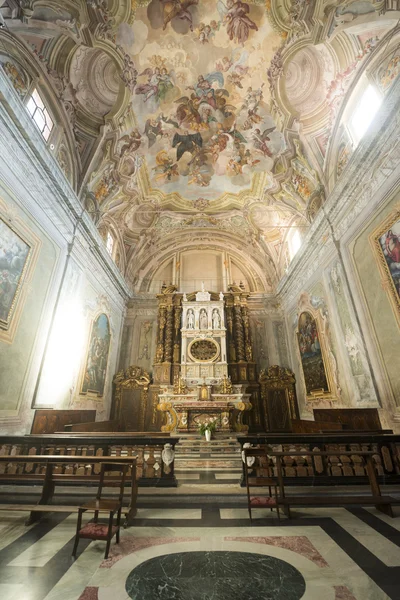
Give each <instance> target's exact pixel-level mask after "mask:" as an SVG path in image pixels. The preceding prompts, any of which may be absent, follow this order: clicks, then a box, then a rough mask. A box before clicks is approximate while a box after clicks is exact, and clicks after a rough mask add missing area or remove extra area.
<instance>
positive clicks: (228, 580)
mask: <svg viewBox="0 0 400 600" xmlns="http://www.w3.org/2000/svg"><path fill="white" fill-rule="evenodd" d="M125 587H126V591H127V593H128V594H129V596H130V598H132V600H300V598H301V597H302V596H303V594H304V592H305V589H306V584H305V581H304V579H303V576H302V575H301V573H300V572H299V571H298V570H297V569H295V568H294V567H293V566H292V565H290V564H289V563H287V562H285V561H283V560H280V559H278V558H274V557H272V556H265V555H262V554H253V553H250V552H222V551H216V552H207V551H203V552H178V553H176V554H169V555H164V556H158V557H155V558H151V559H149V560H147V561H145V562H143V563H142V564H140V565H139V566H138V567H136V568H135V569H133V570H132V571H131V572H130V574H129V576H128V578H127V580H126V584H125Z"/></svg>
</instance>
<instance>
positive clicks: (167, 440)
mask: <svg viewBox="0 0 400 600" xmlns="http://www.w3.org/2000/svg"><path fill="white" fill-rule="evenodd" d="M178 441H179V438H175V437H169V436H167V435H165V434H164V435H163V436H159V435H153V434H149V435H145V434H144V433H142V434H141V435H135V434H129V433H113V434H105V433H104V434H101V433H99V434H93V433H92V434H89V435H86V434H84V433H77V434H74V433H68V434H64V433H59V434H49V435H25V436H0V455H2V456H10V462H8V463H6V462H1V463H0V475H1V480H2V481H8V480H9V481H10V482H12V481H13V476H14V479H15V480H18V481H21V480H22V481H23V477H22V478H21V477H15V476H19V475H24V474H29V475H30V481H32V475H35V474H37V475H38V480H41V479H43V477H44V472H45V466H43V464H42V465H40V464H37V465H36V464H34V463H32V462H30V463H20V462H19V463H16V462H14V463H13V462H12V457H13V456H16V455H19V454H22V455H26V454H29V455H35V454H38V455H61V456H62V455H67V456H76V457H77V461H76V463H74V464H68V465H67V464H65V465H59V466H58V467H56V469H55V471H54V472H55V473H60V474H68V475H71V476H74V475H77V476H78V475H85V476H87V477H89V479H90V476H91V475H93V479H95V477H96V476H97V475H98V473H97V471H96V467H94V468H92V465H86V464H85V459H84V457H85V456H87V457H89V456H115V457H119V456H133V457H135V458H136V461H137V462H136V465H137V467H136V468H137V471H136V474H137V479H138V485H139V486H156V487H176V486H177V482H176V479H175V475H174V454H175V452H174V448H175V444H176V443H177V442H178ZM167 444H170V446H167ZM164 450H165V451H164ZM163 451H164V452H163ZM171 452H172V453H171ZM7 475H9V476H10V477H9V478H8V477H7Z"/></svg>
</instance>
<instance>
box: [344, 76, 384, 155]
mask: <svg viewBox="0 0 400 600" xmlns="http://www.w3.org/2000/svg"><path fill="white" fill-rule="evenodd" d="M382 100H383V96H382V94H380V93H379V92H378V90H377V88H376V87H375V86H374V85H371V84H370V85H368V86H367V87H366V88H365V89H364V91H363V93H362V94H361V96H360V97H359V98H358V100H357V101H356V103H355V104H354V107H353V110H352V113H351V116H350V118H349V121H348V127H349V130H350V134H351V137H352V138H353V141H354V145H355V146H356V145H357V144H359V142H360V140H361V138H362V137H363V135H364V134H365V132H366V131H367V129H368V127H369V126H370V124H371V123H372V121H373V119H374V117H375V115H376V113H377V112H378V110H379V107H380V105H381V104H382Z"/></svg>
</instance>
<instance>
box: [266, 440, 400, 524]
mask: <svg viewBox="0 0 400 600" xmlns="http://www.w3.org/2000/svg"><path fill="white" fill-rule="evenodd" d="M374 454H376V453H375V452H373V451H371V450H353V451H340V450H333V451H321V452H307V451H303V452H302V451H300V452H291V451H285V452H270V451H268V449H267V448H266V456H267V457H270V458H276V472H277V477H278V481H279V490H280V498H279V504H282V505H283V510H284V512H285V514H286V515H287V516H288V517H290V506H291V505H292V506H296V505H297V506H307V505H310V506H341V505H348V504H361V505H365V504H373V505H375V507H376V509H377V510H379V511H380V512H382V513H384V514H386V515H389V516H390V517H393V511H392V504H393V503H394V502H395V499H394V498H391V497H390V496H382V494H381V490H380V487H379V483H378V480H377V477H376V473H375V468H374V463H373V460H372V457H373V456H374ZM294 456H301V457H307V456H308V457H324V456H326V457H329V456H338V457H339V458H340V457H341V456H360V457H362V458H363V459H364V460H365V463H366V469H367V475H368V479H369V484H370V486H371V492H372V495H371V496H365V495H363V496H362V495H356V496H341V497H340V498H333V497H332V496H330V497H326V496H325V497H324V496H311V495H310V496H285V485H284V477H283V472H282V462H281V459H282V458H284V457H294Z"/></svg>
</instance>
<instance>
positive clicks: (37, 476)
mask: <svg viewBox="0 0 400 600" xmlns="http://www.w3.org/2000/svg"><path fill="white" fill-rule="evenodd" d="M115 462H121V463H126V464H128V465H129V466H130V467H131V479H130V483H131V494H130V502H129V507H128V509H127V511H126V513H125V517H126V518H125V523H124V526H129V525H132V522H133V518H134V517H135V515H136V512H137V508H136V500H137V478H136V458H135V457H132V456H118V457H115V456H59V455H32V454H28V455H21V454H19V455H17V456H0V463H10V464H14V463H15V464H23V465H27V464H31V465H32V466H34V465H44V466H45V472H44V473H32V472H29V473H14V474H13V475H12V480H13V481H19V482H22V483H32V482H35V481H43V486H42V493H41V496H40V499H39V502H38V503H37V505H36V506H35V507H29V508H30V511H31V512H30V516H29V518H28V520H27V521H26V523H25V524H26V525H31V524H32V523H34V522H35V521H37V520H39V518H40V516H41V513H43V512H49V511H51V510H52V509H53V507H51V500H52V498H53V495H54V490H55V486H56V485H57V484H58V485H63V484H65V483H73V484H74V485H80V484H81V485H82V484H83V485H88V484H92V483H94V482H97V483H98V481H99V477H98V476H96V474H95V475H93V474H92V472H93V471H94V470H97V471H98V472H99V466H100V464H101V463H115ZM57 465H60V466H64V465H80V466H83V468H84V470H86V469H88V468H90V471H91V472H90V474H85V473H84V474H70V473H59V472H56V469H57ZM96 465H98V468H97V469H96ZM93 467H94V468H93ZM9 479H10V475H9V474H7V473H0V483H1V481H7V482H8V481H9ZM105 481H106V486H112V485H113V483H114V482H113V478H111V477H108V478H107V479H106V480H105ZM17 507H18V510H27V509H29V508H28V507H27V506H26V505H15V506H14V510H16V509H17ZM50 507H51V508H50ZM55 508H58V507H55ZM63 508H64V510H65V508H67V507H63ZM0 510H1V504H0Z"/></svg>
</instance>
